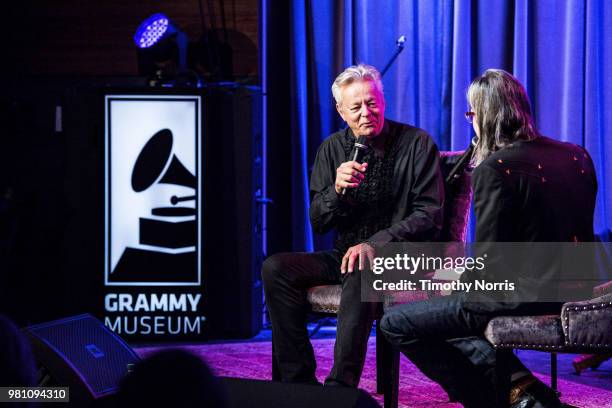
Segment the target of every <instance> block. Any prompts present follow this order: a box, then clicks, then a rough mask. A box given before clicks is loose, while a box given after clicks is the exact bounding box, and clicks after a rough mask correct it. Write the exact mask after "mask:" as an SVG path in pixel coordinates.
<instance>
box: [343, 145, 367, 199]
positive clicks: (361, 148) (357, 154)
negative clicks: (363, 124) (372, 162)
mask: <svg viewBox="0 0 612 408" xmlns="http://www.w3.org/2000/svg"><path fill="white" fill-rule="evenodd" d="M369 148H370V147H369V146H368V138H367V137H365V136H363V135H362V136H359V137H358V138H357V140H355V147H354V148H353V158H352V161H356V162H360V161H361V159H362V158H363V155H364V153H365V152H367V151H368V149H369ZM341 194H342V195H345V194H346V188H343V189H342V193H341Z"/></svg>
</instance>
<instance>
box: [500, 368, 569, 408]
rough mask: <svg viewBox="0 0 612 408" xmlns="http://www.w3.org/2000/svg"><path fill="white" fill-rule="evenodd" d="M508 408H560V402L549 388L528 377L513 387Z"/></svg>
mask: <svg viewBox="0 0 612 408" xmlns="http://www.w3.org/2000/svg"><path fill="white" fill-rule="evenodd" d="M510 408H561V401H559V397H557V393H556V392H554V391H553V390H552V389H551V388H550V387H549V386H547V385H546V384H544V383H543V382H542V381H540V380H538V379H537V378H535V377H533V376H529V377H527V378H523V379H521V381H520V382H519V384H516V385H513V387H512V392H511V400H510Z"/></svg>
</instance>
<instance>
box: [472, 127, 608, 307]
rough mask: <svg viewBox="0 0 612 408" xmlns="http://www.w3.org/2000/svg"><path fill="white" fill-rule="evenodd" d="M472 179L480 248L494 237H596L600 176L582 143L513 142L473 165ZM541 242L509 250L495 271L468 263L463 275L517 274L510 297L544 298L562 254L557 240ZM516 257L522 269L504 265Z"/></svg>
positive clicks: (518, 240)
mask: <svg viewBox="0 0 612 408" xmlns="http://www.w3.org/2000/svg"><path fill="white" fill-rule="evenodd" d="M472 186H473V190H474V213H475V215H476V242H478V243H481V244H479V245H480V246H479V248H478V252H479V253H481V254H482V253H486V252H487V251H488V250H489V251H491V250H492V249H493V248H495V244H493V243H495V242H516V243H536V242H539V243H542V242H549V243H553V242H583V241H592V240H593V213H594V209H595V197H596V194H597V179H596V176H595V169H594V167H593V162H592V161H591V158H590V156H589V155H588V153H587V152H586V150H585V149H583V148H582V147H580V146H577V145H574V144H571V143H564V142H559V141H555V140H553V139H550V138H548V137H544V136H540V137H537V138H536V139H534V140H531V141H518V142H515V143H513V144H512V145H511V146H508V147H506V148H504V149H501V150H499V151H497V152H495V153H494V154H492V155H491V156H489V157H488V158H487V159H486V160H484V161H483V162H482V163H481V164H480V165H479V166H477V167H476V168H475V169H474V172H473V174H472ZM536 245H538V249H537V250H536V249H535V248H536ZM542 246H543V245H539V244H533V245H532V247H533V250H532V251H529V248H528V246H527V245H525V244H523V245H518V247H520V248H521V250H522V251H523V252H522V253H523V255H522V257H523V258H522V259H520V260H517V259H512V258H511V257H509V256H508V254H507V253H506V254H505V257H503V259H504V260H503V264H504V265H501V266H500V265H496V267H495V268H494V271H495V274H496V275H495V276H491V272H490V271H489V272H487V270H486V269H485V271H484V272H483V273H482V275H480V276H479V274H477V273H476V272H475V271H469V274H468V276H465V277H462V280H474V279H478V278H480V277H483V278H487V279H491V278H493V279H498V280H499V279H500V278H508V277H509V278H512V277H513V274H516V275H517V276H514V277H515V278H516V280H517V284H518V287H517V288H516V291H515V292H514V293H512V294H511V295H510V296H509V297H508V299H507V300H508V301H510V302H513V301H517V302H521V301H525V300H529V301H539V300H541V299H542V298H543V297H542V296H543V294H544V293H545V292H546V291H548V290H550V288H551V287H553V286H554V285H556V284H558V279H559V275H558V273H559V264H558V263H559V262H560V257H559V256H558V255H559V254H556V253H555V252H554V248H555V245H552V244H551V245H548V246H547V247H546V248H547V249H545V250H542V249H540V248H541V247H542ZM497 247H499V245H498V246H497ZM508 248H510V246H508ZM547 251H548V252H547ZM502 255H503V254H502ZM544 255H546V256H544ZM497 261H498V259H495V258H492V259H489V260H488V263H489V264H491V265H494V264H495V262H497ZM515 261H516V262H517V263H515V264H514V265H513V266H517V265H519V261H520V266H519V267H517V269H520V271H518V270H509V268H507V267H506V266H507V265H512V264H513V262H515ZM487 273H488V274H489V275H488V276H487ZM472 299H475V295H473V297H472ZM485 303H486V302H485ZM506 307H508V306H507V305H503V304H497V305H496V304H490V303H489V304H476V305H475V306H473V308H474V309H476V310H484V311H491V310H496V309H498V308H499V309H504V308H506ZM510 307H511V308H512V307H513V306H510Z"/></svg>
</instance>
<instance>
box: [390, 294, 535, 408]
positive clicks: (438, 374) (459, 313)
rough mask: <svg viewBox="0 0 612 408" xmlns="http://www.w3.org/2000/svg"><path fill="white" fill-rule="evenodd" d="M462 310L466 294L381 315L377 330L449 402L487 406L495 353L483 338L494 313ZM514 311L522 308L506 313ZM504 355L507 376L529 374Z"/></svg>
mask: <svg viewBox="0 0 612 408" xmlns="http://www.w3.org/2000/svg"><path fill="white" fill-rule="evenodd" d="M464 306H465V293H456V294H453V295H450V296H445V297H439V298H434V299H430V300H427V301H423V302H415V303H409V304H404V305H399V306H397V307H394V308H392V309H391V310H389V311H388V312H386V313H385V315H384V316H383V318H382V320H381V323H380V328H381V330H382V332H383V333H384V335H385V337H387V339H388V340H389V341H390V342H391V343H393V344H394V345H395V346H397V347H398V348H399V349H400V350H401V351H402V353H404V354H405V355H406V356H407V357H408V358H409V359H410V360H411V361H412V362H413V363H414V365H416V366H417V367H418V368H419V369H420V370H421V371H422V372H423V373H424V374H425V375H426V376H427V377H429V378H430V379H432V380H433V381H435V382H437V383H438V384H440V385H441V386H442V388H444V390H445V391H446V392H447V393H448V395H449V396H450V397H451V399H453V400H456V401H460V402H462V403H463V404H464V405H465V406H467V407H492V406H495V404H496V402H495V401H496V396H495V393H494V390H495V375H494V374H495V366H496V364H497V363H498V362H497V361H496V352H495V349H494V348H493V346H492V345H491V344H490V343H489V342H488V341H487V340H486V339H484V337H482V336H483V333H484V330H485V328H486V326H487V323H488V322H489V320H490V319H491V318H492V317H493V315H491V314H479V313H475V312H472V311H469V310H467V309H466V308H465V307H464ZM506 312H509V311H506ZM506 312H504V311H502V310H500V312H499V314H507V313H506ZM517 312H521V310H519V309H512V310H511V313H513V314H514V313H517ZM506 355H507V358H508V359H509V361H504V364H507V366H506V367H508V369H509V370H510V374H512V373H517V372H521V371H527V372H528V370H527V368H526V367H525V366H524V365H523V364H522V363H521V362H520V360H519V359H518V358H517V357H516V356H515V355H514V354H512V353H507V354H506Z"/></svg>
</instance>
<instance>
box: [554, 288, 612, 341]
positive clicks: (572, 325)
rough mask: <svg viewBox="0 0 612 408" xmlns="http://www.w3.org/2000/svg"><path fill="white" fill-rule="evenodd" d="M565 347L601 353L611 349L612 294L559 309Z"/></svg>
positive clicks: (565, 305) (568, 304)
mask: <svg viewBox="0 0 612 408" xmlns="http://www.w3.org/2000/svg"><path fill="white" fill-rule="evenodd" d="M561 319H562V323H563V333H564V335H565V345H566V346H568V347H579V348H583V349H584V348H588V349H593V351H600V350H601V351H603V350H611V349H612V293H609V294H606V295H603V296H600V297H597V298H595V299H591V300H585V301H581V302H568V303H565V304H564V305H563V308H562V309H561Z"/></svg>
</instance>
